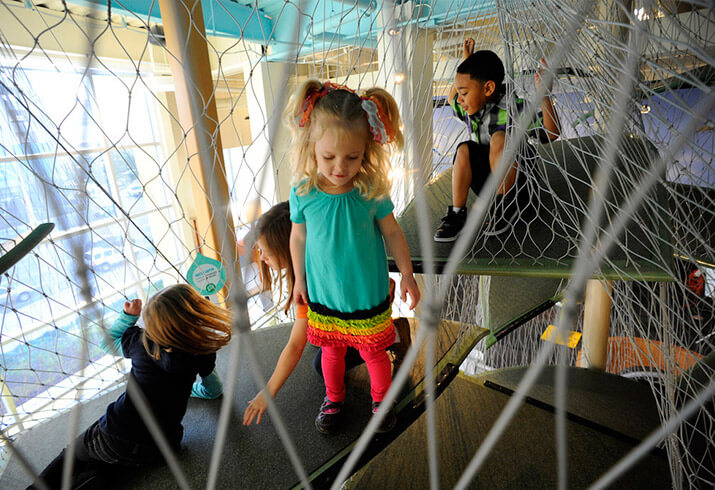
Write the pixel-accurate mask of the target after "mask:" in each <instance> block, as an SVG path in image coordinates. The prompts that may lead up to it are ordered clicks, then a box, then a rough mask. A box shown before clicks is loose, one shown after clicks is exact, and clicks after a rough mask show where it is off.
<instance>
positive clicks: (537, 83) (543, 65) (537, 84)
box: [534, 58, 553, 91]
mask: <svg viewBox="0 0 715 490" xmlns="http://www.w3.org/2000/svg"><path fill="white" fill-rule="evenodd" d="M545 69H546V60H545V59H544V58H541V64H540V65H539V68H538V69H537V70H536V73H534V86H535V87H536V90H539V88H541V76H542V74H543V73H544V70H545ZM552 86H553V79H552V80H551V83H550V84H549V86H548V87H546V90H548V91H551V87H552Z"/></svg>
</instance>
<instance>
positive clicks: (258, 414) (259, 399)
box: [243, 390, 268, 425]
mask: <svg viewBox="0 0 715 490" xmlns="http://www.w3.org/2000/svg"><path fill="white" fill-rule="evenodd" d="M266 408H268V404H267V403H266V398H265V396H264V395H263V390H261V391H260V392H259V393H258V394H257V395H256V396H255V398H254V399H253V400H251V401H250V402H248V407H246V411H245V412H243V425H251V424H252V423H253V420H254V419H255V420H256V423H257V424H260V423H261V419H262V418H263V414H264V413H265V411H266Z"/></svg>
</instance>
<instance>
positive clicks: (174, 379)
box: [99, 312, 222, 447]
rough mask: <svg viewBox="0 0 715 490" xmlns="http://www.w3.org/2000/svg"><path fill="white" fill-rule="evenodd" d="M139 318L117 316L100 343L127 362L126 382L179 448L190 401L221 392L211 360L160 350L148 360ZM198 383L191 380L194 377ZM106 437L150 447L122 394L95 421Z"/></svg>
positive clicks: (143, 428)
mask: <svg viewBox="0 0 715 490" xmlns="http://www.w3.org/2000/svg"><path fill="white" fill-rule="evenodd" d="M138 318H139V317H138V316H135V315H128V314H126V313H124V312H122V313H121V314H120V315H119V317H118V318H117V320H116V321H115V322H114V324H113V325H112V327H111V328H110V329H109V331H108V332H107V333H108V335H107V338H105V339H103V341H102V342H101V347H102V349H103V350H105V352H107V353H109V354H112V355H123V356H124V357H127V358H129V359H131V361H132V369H131V372H130V376H132V377H134V379H135V380H136V382H137V383H138V385H139V387H140V388H141V389H142V392H143V393H144V396H145V398H146V400H147V402H148V403H149V406H150V407H151V409H152V410H153V412H154V414H155V415H157V416H158V417H157V419H158V421H159V423H160V425H161V427H162V430H163V431H164V433H165V434H166V436H167V438H168V439H169V441H170V443H171V444H172V445H174V446H176V447H178V445H179V443H180V441H181V438H182V435H183V427H182V426H181V419H182V418H183V417H184V414H185V413H186V406H187V402H188V398H189V396H190V395H192V394H193V395H194V396H199V397H202V398H216V397H217V396H219V395H220V394H221V391H222V386H221V382H220V379H218V375H217V374H216V372H215V370H214V368H215V364H216V354H207V355H198V356H197V355H193V354H189V353H187V352H183V351H180V350H173V351H172V352H167V351H165V350H163V349H162V350H161V351H160V352H161V353H160V358H159V359H158V360H157V359H154V358H153V357H151V356H150V355H149V354H148V353H147V351H146V349H145V348H144V344H143V342H142V338H143V330H142V329H141V328H139V327H137V326H136V322H137V320H138ZM197 374H199V375H200V376H201V380H199V381H195V380H196V375H197ZM99 423H100V427H101V428H102V430H103V431H105V432H106V433H108V434H110V435H112V436H115V437H118V438H120V439H123V440H129V441H134V442H138V443H152V438H151V436H150V435H149V432H148V430H147V428H146V426H145V425H144V422H143V420H142V419H141V417H140V416H139V414H138V412H137V410H136V407H135V406H134V403H133V402H132V400H131V399H130V398H129V397H128V396H127V394H126V393H123V394H122V395H121V396H120V397H119V398H118V399H117V401H115V402H114V403H112V404H110V405H109V407H107V413H106V414H105V415H104V416H103V417H102V418H101V419H100V421H99Z"/></svg>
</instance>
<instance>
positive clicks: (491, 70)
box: [457, 49, 504, 88]
mask: <svg viewBox="0 0 715 490" xmlns="http://www.w3.org/2000/svg"><path fill="white" fill-rule="evenodd" d="M457 73H462V74H463V75H469V77H470V78H471V79H472V80H477V81H479V82H482V83H484V82H488V81H489V80H492V81H493V82H494V83H495V84H496V86H497V88H499V87H501V86H502V84H503V83H504V63H502V61H501V59H500V58H499V55H497V54H496V53H495V52H494V51H490V50H487V49H483V50H480V51H475V52H474V53H472V54H471V55H469V57H467V59H466V60H464V61H462V63H460V64H459V66H458V67H457Z"/></svg>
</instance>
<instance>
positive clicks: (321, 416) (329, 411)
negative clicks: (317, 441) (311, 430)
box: [315, 396, 343, 434]
mask: <svg viewBox="0 0 715 490" xmlns="http://www.w3.org/2000/svg"><path fill="white" fill-rule="evenodd" d="M342 410H343V402H331V401H330V400H328V397H327V396H326V397H325V400H323V404H322V405H321V406H320V413H318V416H317V417H316V418H315V428H316V429H318V432H321V433H323V434H332V433H333V432H335V429H336V428H337V427H338V424H339V422H340V413H341V412H342Z"/></svg>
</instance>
